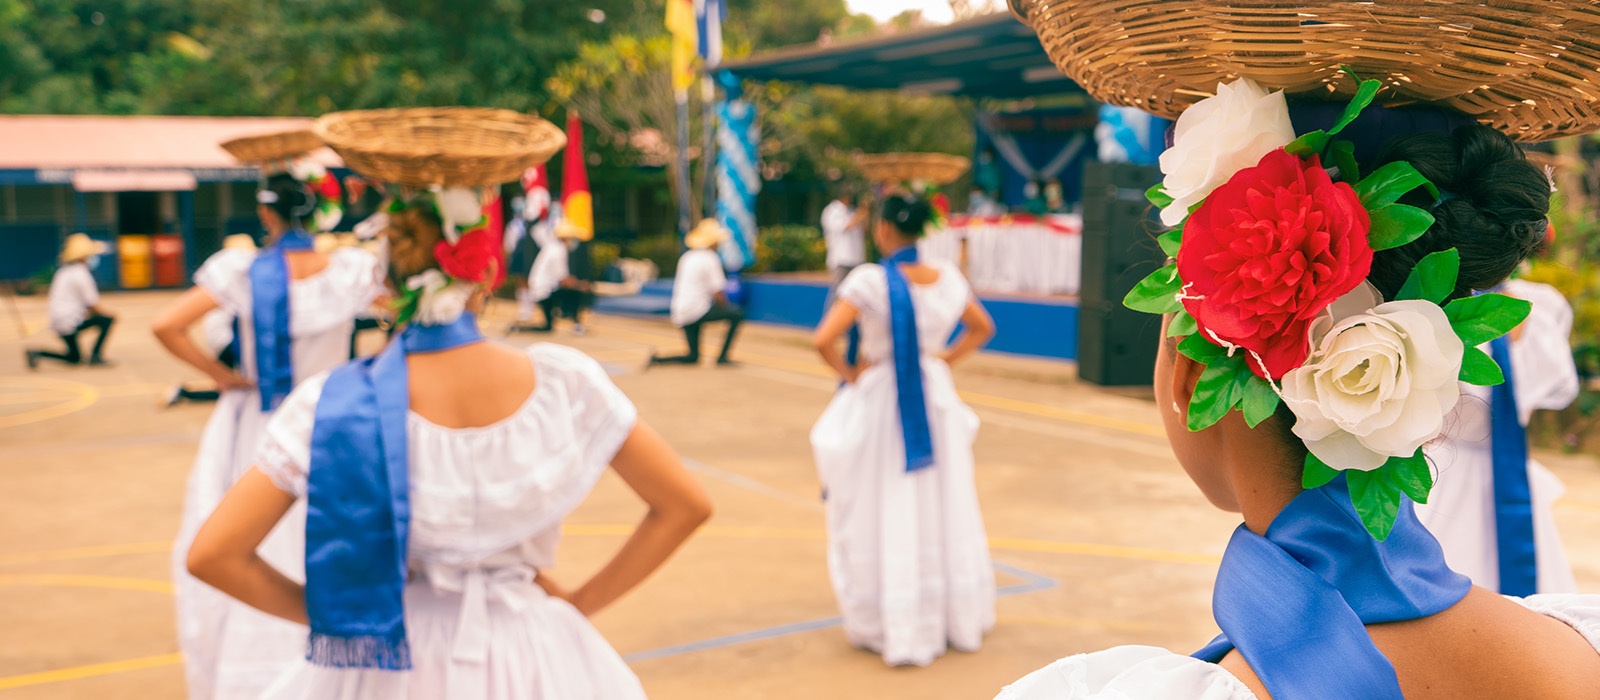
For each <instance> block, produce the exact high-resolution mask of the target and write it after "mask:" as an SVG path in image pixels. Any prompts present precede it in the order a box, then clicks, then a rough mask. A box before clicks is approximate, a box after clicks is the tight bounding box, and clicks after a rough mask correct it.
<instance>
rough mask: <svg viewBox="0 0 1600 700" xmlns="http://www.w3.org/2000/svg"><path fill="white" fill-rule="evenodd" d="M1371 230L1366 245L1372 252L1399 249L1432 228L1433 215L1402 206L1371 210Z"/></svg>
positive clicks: (1392, 205) (1388, 206)
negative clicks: (1369, 246) (1370, 247)
mask: <svg viewBox="0 0 1600 700" xmlns="http://www.w3.org/2000/svg"><path fill="white" fill-rule="evenodd" d="M1368 214H1369V215H1371V217H1372V230H1371V231H1369V232H1368V233H1367V243H1368V244H1370V245H1371V246H1372V249H1373V250H1388V249H1390V248H1399V247H1400V246H1403V245H1405V244H1407V243H1410V242H1412V241H1414V240H1417V239H1418V238H1420V237H1421V236H1422V234H1424V233H1427V232H1428V228H1429V227H1431V226H1433V215H1432V214H1429V213H1428V212H1425V211H1423V210H1421V209H1418V208H1416V207H1412V206H1407V205H1404V204H1389V205H1386V206H1382V207H1378V208H1376V209H1371V210H1369V211H1368Z"/></svg>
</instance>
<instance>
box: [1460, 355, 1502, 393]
mask: <svg viewBox="0 0 1600 700" xmlns="http://www.w3.org/2000/svg"><path fill="white" fill-rule="evenodd" d="M1460 379H1461V381H1463V382H1466V383H1468V384H1472V385H1474V386H1494V385H1496V384H1499V383H1501V382H1504V381H1505V380H1506V375H1505V372H1503V371H1501V370H1500V365H1499V363H1497V362H1495V361H1494V358H1492V357H1489V353H1486V352H1484V351H1482V350H1479V349H1478V348H1476V347H1474V346H1471V345H1469V346H1467V352H1466V354H1464V355H1462V356H1461V377H1460Z"/></svg>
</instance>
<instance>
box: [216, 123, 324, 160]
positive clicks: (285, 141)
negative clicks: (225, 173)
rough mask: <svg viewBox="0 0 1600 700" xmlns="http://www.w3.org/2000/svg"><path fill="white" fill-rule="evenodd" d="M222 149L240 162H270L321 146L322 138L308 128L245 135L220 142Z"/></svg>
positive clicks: (302, 153) (292, 156)
mask: <svg viewBox="0 0 1600 700" xmlns="http://www.w3.org/2000/svg"><path fill="white" fill-rule="evenodd" d="M221 145H222V150H224V151H227V152H228V154H229V155H231V156H233V157H234V158H238V159H239V162H241V163H255V164H260V163H270V162H274V161H282V160H288V159H290V158H294V157H295V156H299V155H304V154H306V153H310V152H312V151H315V150H317V149H319V148H322V139H319V138H317V135H316V134H314V133H312V132H311V130H310V129H298V130H295V131H283V132H279V133H276V134H262V135H260V136H245V137H243V138H237V139H229V140H227V141H223V142H222V144H221Z"/></svg>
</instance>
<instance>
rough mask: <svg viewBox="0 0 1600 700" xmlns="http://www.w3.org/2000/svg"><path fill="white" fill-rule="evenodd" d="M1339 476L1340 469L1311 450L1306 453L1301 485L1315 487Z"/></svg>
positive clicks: (1309, 487)
mask: <svg viewBox="0 0 1600 700" xmlns="http://www.w3.org/2000/svg"><path fill="white" fill-rule="evenodd" d="M1338 476H1339V470H1337V469H1334V468H1333V467H1330V466H1328V463H1327V462H1324V461H1322V460H1321V459H1318V458H1317V456H1316V455H1314V454H1311V453H1310V452H1307V453H1306V470H1305V475H1304V476H1302V477H1300V485H1301V486H1303V487H1305V488H1307V489H1314V488H1317V487H1319V486H1322V485H1323V484H1326V483H1328V482H1330V481H1333V480H1334V479H1335V478H1337V477H1338Z"/></svg>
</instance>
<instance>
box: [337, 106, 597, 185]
mask: <svg viewBox="0 0 1600 700" xmlns="http://www.w3.org/2000/svg"><path fill="white" fill-rule="evenodd" d="M313 130H314V131H316V134H317V136H318V137H320V138H321V139H322V140H323V141H326V142H327V144H328V146H330V147H332V148H333V150H334V151H336V152H338V154H339V156H340V157H341V158H344V162H345V164H346V165H348V166H350V169H351V170H355V171H356V172H359V173H361V174H363V175H366V176H368V177H371V178H373V179H375V180H379V181H381V182H393V183H398V184H402V185H416V186H424V187H425V186H428V185H461V186H465V187H474V186H486V185H498V184H500V183H503V182H513V181H516V180H517V179H518V178H520V177H522V172H523V171H524V170H527V169H528V168H529V167H531V166H534V165H538V164H540V163H543V162H545V161H547V160H549V159H550V156H552V155H555V153H556V152H557V151H560V150H561V147H562V146H565V145H566V143H567V137H566V135H565V134H563V133H561V129H559V128H557V127H556V126H555V125H554V124H551V123H550V122H547V121H545V120H543V119H539V118H538V117H531V116H528V115H526V114H521V113H519V112H513V111H511V110H506V109H474V108H468V107H432V108H415V109H378V110H369V111H356V112H334V113H332V114H325V115H323V116H322V117H321V118H320V119H318V120H317V123H316V125H315V126H314V127H313Z"/></svg>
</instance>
